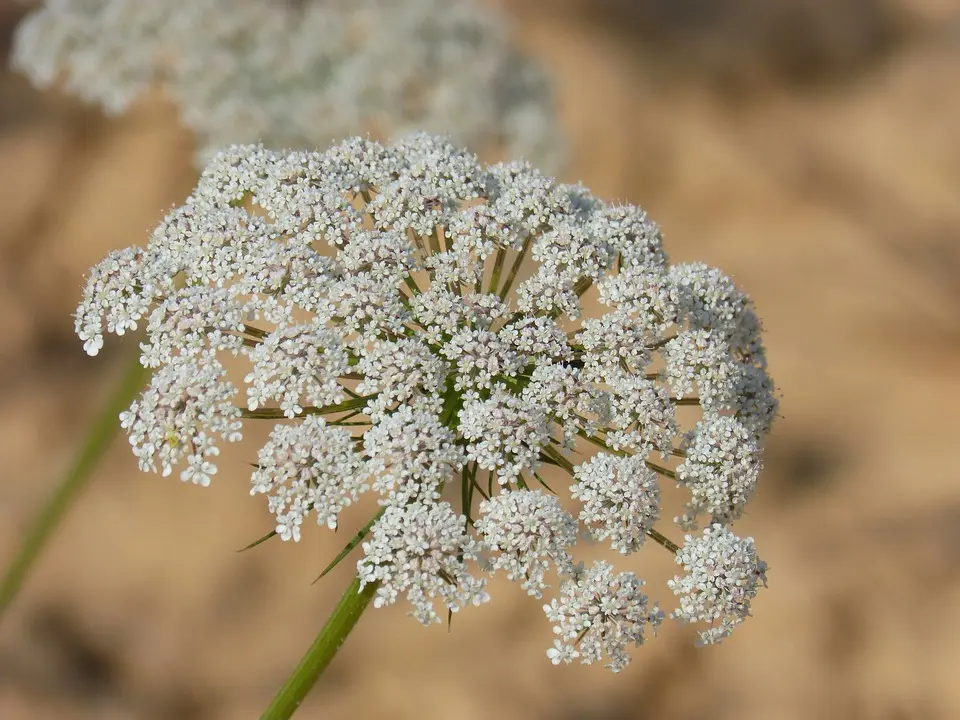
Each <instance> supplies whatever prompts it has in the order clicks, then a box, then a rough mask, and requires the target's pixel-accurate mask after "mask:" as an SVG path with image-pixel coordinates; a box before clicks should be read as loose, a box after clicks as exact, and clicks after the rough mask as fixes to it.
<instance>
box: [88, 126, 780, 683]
mask: <svg viewBox="0 0 960 720" xmlns="http://www.w3.org/2000/svg"><path fill="white" fill-rule="evenodd" d="M591 292H595V293H596V297H597V298H598V300H599V302H594V301H593V300H590V301H589V302H588V301H582V299H583V298H584V296H585V295H586V294H588V293H591ZM138 325H139V326H143V327H144V328H145V331H146V334H145V339H144V341H143V343H142V350H143V358H142V359H143V362H144V364H146V365H148V366H150V367H156V368H157V370H156V372H155V374H154V377H153V382H152V384H151V386H150V388H149V389H148V390H147V391H146V392H145V393H144V394H143V396H142V397H141V398H140V399H138V400H137V402H135V403H134V404H133V406H132V407H131V409H130V411H129V412H128V413H125V414H124V416H123V426H124V427H125V428H127V430H128V433H129V435H130V442H131V443H132V445H133V447H134V452H135V453H136V455H137V456H138V457H139V459H140V464H141V467H142V468H143V469H144V470H153V471H157V470H160V471H162V472H163V473H164V474H169V473H170V472H171V471H172V468H173V466H174V465H177V464H178V463H184V464H185V469H184V470H183V472H182V474H181V477H182V478H183V479H184V480H190V481H193V482H196V483H200V484H206V483H208V482H209V480H210V477H211V476H212V475H213V474H214V472H215V471H216V467H215V464H214V461H215V458H216V455H217V450H218V446H217V441H218V439H222V440H225V441H227V442H233V441H235V440H238V439H239V437H240V423H241V421H244V420H246V421H250V420H261V419H265V420H271V421H273V422H274V423H275V424H276V426H275V427H274V429H273V432H272V434H271V436H270V439H269V440H268V442H267V443H266V445H264V447H263V448H262V450H261V451H260V454H259V457H258V461H257V464H256V468H255V470H254V472H253V478H252V483H253V484H252V492H253V493H255V494H265V495H267V497H268V506H269V509H270V511H271V512H272V513H273V514H274V515H275V516H276V531H277V533H278V534H279V535H280V536H281V537H282V538H283V539H286V540H298V539H299V538H300V534H301V529H302V525H303V523H304V521H305V520H306V519H308V518H311V517H312V518H313V519H314V520H315V521H316V522H317V523H318V524H320V525H325V526H327V527H329V528H336V527H338V525H339V523H340V516H341V514H342V512H343V511H344V510H345V509H346V508H348V507H350V506H352V505H354V504H356V503H357V501H358V499H359V498H360V497H361V495H362V494H363V493H365V492H371V491H372V492H373V493H375V494H376V495H377V496H378V500H379V503H380V505H381V511H380V515H378V517H377V518H374V519H373V520H372V521H371V522H370V523H369V525H368V529H367V530H366V531H365V532H364V533H363V542H362V548H363V553H364V555H363V558H362V559H361V560H360V561H359V563H358V572H359V577H360V578H361V580H362V582H363V583H364V584H366V583H375V584H376V586H377V589H376V596H375V597H376V605H378V606H382V605H387V604H391V603H393V602H395V601H396V600H397V599H398V598H400V596H401V595H402V596H404V597H406V599H407V600H408V601H409V602H410V603H411V604H412V606H413V614H414V616H415V617H416V618H417V619H419V620H420V621H422V622H424V623H431V622H436V621H438V620H440V618H441V614H440V613H439V612H438V610H437V608H436V607H435V606H436V605H437V604H442V605H443V606H445V607H446V608H447V610H448V611H450V612H453V611H458V610H459V609H461V608H464V607H466V606H468V605H471V604H478V603H481V602H484V601H485V600H486V599H487V595H486V591H485V579H484V578H482V577H480V576H479V575H478V574H475V573H474V570H473V568H474V567H476V568H477V569H481V570H489V571H491V572H497V571H503V572H505V574H506V575H507V577H508V578H510V579H513V580H517V581H518V582H520V584H521V585H522V587H523V589H524V590H526V591H527V592H528V593H529V594H530V595H533V596H535V597H541V596H542V595H543V594H544V593H545V592H547V590H548V588H549V586H550V583H551V582H554V583H559V587H560V590H559V597H558V598H557V599H554V600H553V601H552V602H551V603H550V604H548V605H547V606H546V607H547V610H546V612H547V615H548V617H549V618H550V620H551V621H552V622H553V623H554V625H555V626H556V633H557V635H558V636H559V638H558V640H557V643H556V645H555V647H554V648H553V649H552V650H551V651H550V657H551V658H552V659H553V661H554V662H570V661H572V660H573V659H575V658H579V659H580V661H582V662H585V663H592V662H595V661H598V660H600V659H601V658H602V657H605V658H608V660H609V665H610V666H611V667H612V668H613V669H615V670H619V669H621V668H622V667H624V666H625V665H626V663H627V662H628V660H629V656H628V655H627V654H626V650H625V648H626V647H627V646H628V645H637V644H639V643H640V642H642V640H643V632H644V628H645V627H646V626H651V627H654V628H655V627H656V625H657V624H658V623H659V622H660V619H661V614H660V611H659V610H657V609H656V607H648V601H647V598H646V597H645V596H644V595H643V594H641V593H640V590H639V588H640V587H641V584H642V583H641V581H640V580H638V579H637V578H636V577H634V576H633V575H631V574H628V573H620V574H617V573H616V572H614V570H613V568H612V566H610V565H608V564H605V563H601V564H598V565H595V566H594V567H593V568H591V569H589V570H583V569H582V568H581V567H580V566H578V565H575V564H574V561H573V557H572V555H571V550H572V548H573V546H574V544H575V542H576V539H577V537H578V534H579V533H581V532H586V533H589V534H591V535H592V536H593V537H594V538H596V539H598V540H603V541H606V542H608V543H609V545H610V546H611V547H612V548H613V549H614V550H616V551H618V552H619V553H622V554H630V553H633V552H635V551H637V550H638V549H640V547H641V546H642V545H644V544H645V543H644V541H645V540H646V539H647V538H650V539H653V540H654V541H655V542H657V543H659V544H660V545H662V546H664V547H666V548H668V549H669V550H670V551H671V552H672V553H674V554H676V557H677V560H678V562H681V563H682V564H683V565H684V568H685V570H686V571H687V575H686V576H684V577H682V578H677V579H676V580H675V581H674V583H672V585H671V586H672V587H673V589H674V590H675V592H677V593H678V594H679V595H681V598H682V600H681V607H680V609H679V610H678V611H677V612H676V613H675V616H676V617H677V618H679V619H681V620H684V621H696V622H702V623H706V624H708V625H710V626H711V627H710V629H708V630H706V631H705V632H704V633H703V636H704V637H705V638H708V639H710V640H717V639H720V637H722V636H724V635H726V634H727V633H728V632H729V629H730V628H731V627H733V626H734V625H735V624H737V623H738V622H739V621H740V620H741V619H742V618H743V617H744V616H745V615H746V614H747V611H748V610H749V600H750V599H752V597H753V596H754V594H755V593H756V582H757V580H758V579H760V578H762V577H763V574H764V570H765V566H764V565H763V563H761V562H760V561H759V560H758V559H757V558H756V556H755V554H754V553H753V549H752V548H753V546H752V541H741V540H738V539H737V538H736V537H735V536H733V535H732V534H731V533H730V532H729V530H728V529H727V525H728V524H729V523H730V522H732V521H733V520H735V519H736V518H738V517H739V516H740V515H741V514H742V512H743V509H744V505H745V504H746V502H747V500H748V499H749V498H750V496H751V495H752V493H753V488H754V485H755V484H756V480H757V474H758V472H759V469H760V457H761V452H762V448H763V440H764V436H765V435H766V434H767V432H768V431H769V428H770V425H771V423H772V422H773V419H774V417H775V415H776V411H777V403H776V400H775V398H774V397H773V394H772V391H771V388H772V383H771V381H770V379H769V377H768V376H767V374H766V365H765V362H764V358H763V347H762V345H761V343H760V338H759V327H760V326H759V323H758V322H757V321H756V318H755V316H754V315H753V312H752V309H751V306H750V304H749V302H748V301H747V300H746V298H745V297H744V296H743V295H741V294H739V293H737V291H736V290H735V289H733V287H732V285H731V284H730V281H729V280H728V279H727V278H725V277H724V276H723V275H721V274H719V273H718V272H717V271H715V270H713V269H710V268H706V267H703V266H699V265H686V266H674V267H671V266H670V265H669V264H668V262H667V258H666V255H665V254H664V252H663V248H662V247H661V242H660V235H659V232H658V230H657V228H656V226H655V225H654V224H653V223H651V222H650V221H649V220H648V219H647V218H646V216H645V215H644V213H643V211H641V210H640V209H639V208H636V207H632V206H611V205H608V204H606V203H604V202H601V201H599V200H596V199H594V198H592V197H590V195H589V194H588V193H587V192H586V190H584V189H583V188H581V187H578V186H569V185H559V184H556V183H555V182H553V181H552V180H550V179H549V178H547V177H546V176H544V175H542V174H540V173H539V172H537V171H536V170H534V169H533V168H532V167H531V166H530V165H528V164H524V163H519V162H513V163H505V164H500V165H493V166H489V167H484V166H482V165H481V164H480V163H479V162H478V161H477V160H476V158H475V157H474V156H472V155H470V154H467V153H466V152H463V151H461V150H458V149H457V148H455V147H454V146H452V145H450V144H449V143H448V142H447V141H446V140H444V139H442V138H437V137H433V136H430V135H426V134H418V135H413V136H410V137H407V138H405V139H403V140H401V141H398V142H397V143H395V144H393V145H390V146H383V145H380V144H378V143H376V142H372V141H369V140H362V139H359V138H357V139H353V140H350V141H347V142H345V143H343V144H340V145H337V146H335V147H332V148H330V149H329V150H327V151H325V152H289V153H277V152H271V151H268V150H264V149H263V148H262V147H259V146H234V147H232V148H230V149H228V150H226V151H224V152H223V153H221V154H219V155H217V156H216V157H215V158H214V159H213V161H212V162H211V163H210V164H209V165H208V167H207V169H206V170H205V172H204V173H203V175H202V177H201V179H200V182H199V185H198V186H197V188H196V190H195V192H194V194H193V195H192V196H191V197H190V198H189V200H188V201H187V203H186V204H185V205H184V206H183V207H180V208H176V209H175V210H173V211H172V212H171V213H170V214H169V215H168V216H167V217H166V218H165V219H164V221H163V222H162V223H161V224H160V226H159V227H158V228H157V229H156V230H155V231H154V232H153V234H152V236H151V238H150V242H149V244H148V246H147V248H145V249H143V250H137V249H129V250H123V251H119V252H116V253H113V254H112V255H111V256H109V257H108V258H107V259H106V260H104V261H103V262H102V263H101V264H100V265H99V266H97V267H96V268H94V270H93V272H92V273H91V275H90V278H89V280H88V283H87V288H86V292H85V294H84V298H83V301H82V303H81V304H80V307H79V309H78V311H77V314H76V329H77V333H78V335H79V337H80V338H81V340H83V341H84V347H85V348H86V350H87V352H89V353H90V354H96V353H97V352H98V351H99V349H100V348H101V347H102V345H103V333H105V332H113V333H116V334H124V333H125V332H128V331H131V330H133V329H135V328H137V327H138ZM227 359H230V360H231V361H230V363H228V365H230V366H231V367H232V366H233V365H235V364H237V363H246V364H248V370H247V371H245V372H241V373H240V374H239V377H241V378H242V381H243V382H242V385H243V389H244V390H245V392H241V386H240V385H239V384H238V385H234V384H233V382H234V381H232V380H231V379H230V378H229V377H228V373H227V371H226V370H225V365H224V364H222V363H224V362H225V361H226V360H227ZM244 398H245V401H244V400H243V399H244ZM680 406H688V407H687V408H686V409H685V410H684V412H697V411H699V414H698V417H699V421H698V422H696V423H695V426H693V427H682V425H684V424H685V423H682V422H681V419H683V417H684V413H681V412H678V408H679V407H680ZM545 473H552V474H554V475H555V474H557V473H561V474H562V473H565V474H566V475H567V476H568V477H569V479H570V481H571V482H570V486H569V489H568V494H569V496H570V500H571V501H573V502H575V503H578V504H579V507H580V510H579V514H577V513H576V512H574V513H568V512H567V511H566V510H565V509H564V507H563V504H562V503H561V501H560V500H559V499H558V498H557V497H556V496H554V495H553V494H552V493H553V491H552V490H551V489H550V488H549V487H548V486H547V483H546V482H545V481H544V474H545ZM664 480H666V481H669V482H676V483H678V484H679V485H680V486H682V487H684V488H687V489H688V490H689V491H690V495H691V500H690V503H689V505H688V506H687V508H686V512H685V514H684V516H683V517H682V518H678V522H679V523H680V524H681V526H682V527H684V528H688V527H690V528H692V527H695V526H696V523H697V521H698V519H700V518H701V516H707V517H708V518H709V525H710V528H708V531H707V533H706V534H705V535H704V536H703V537H701V538H698V539H693V538H692V537H688V538H687V544H686V545H685V546H684V547H683V548H678V547H677V546H676V545H674V544H673V543H672V542H671V541H670V540H669V539H668V538H667V537H666V536H665V535H664V534H662V533H661V532H660V531H659V530H658V529H656V528H655V524H656V523H658V522H659V521H660V519H661V518H662V517H663V515H664V514H663V512H662V510H661V495H662V494H661V492H660V482H661V481H664ZM551 482H553V480H551ZM457 502H459V508H458V509H455V507H454V505H455V504H456V503H457ZM554 577H555V578H556V580H554V579H553V578H554Z"/></svg>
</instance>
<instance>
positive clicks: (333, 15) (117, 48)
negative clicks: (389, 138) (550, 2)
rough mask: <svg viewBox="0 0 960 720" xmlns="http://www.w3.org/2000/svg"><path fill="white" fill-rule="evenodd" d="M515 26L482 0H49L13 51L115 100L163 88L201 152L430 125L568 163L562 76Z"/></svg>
mask: <svg viewBox="0 0 960 720" xmlns="http://www.w3.org/2000/svg"><path fill="white" fill-rule="evenodd" d="M505 25H506V23H505V22H504V18H502V17H500V16H499V14H498V13H496V12H495V11H494V10H493V9H490V8H487V7H484V4H483V3H481V2H478V1H477V0H403V2H398V1H397V0H162V1H157V2H151V1H149V0H44V2H43V4H42V6H41V7H40V8H39V9H37V10H36V11H34V12H33V13H31V14H30V15H29V16H28V17H27V18H26V19H25V20H24V21H23V23H22V24H21V26H20V27H19V28H18V30H17V33H16V36H15V41H14V49H13V56H12V62H13V65H14V66H15V67H17V68H19V69H20V70H22V71H23V72H24V73H25V74H26V75H27V76H28V77H29V78H30V79H31V80H32V81H33V82H34V84H36V85H38V86H40V87H48V86H51V85H53V84H54V83H56V82H57V81H58V80H62V81H63V83H64V85H65V87H66V89H67V90H68V91H70V92H71V93H73V94H75V95H78V96H79V97H81V98H82V99H84V100H86V101H88V102H93V103H97V104H99V105H101V106H102V107H103V108H104V110H105V111H106V112H108V113H111V114H116V113H120V112H123V111H124V110H126V109H127V108H128V107H129V106H130V105H131V104H132V103H133V102H134V101H135V100H136V99H137V98H139V97H140V96H141V95H143V94H144V93H145V92H146V91H147V90H148V89H149V88H150V87H152V86H159V87H161V88H162V90H163V91H164V93H165V94H166V95H167V96H169V97H170V98H171V99H172V100H173V101H174V102H175V103H176V104H177V106H178V107H179V109H180V113H181V116H182V119H183V121H184V123H185V124H186V125H187V126H188V127H189V128H190V129H192V130H193V131H194V132H195V133H196V134H197V140H198V149H199V153H198V155H199V158H198V159H199V160H200V161H201V163H202V162H203V161H205V160H208V159H209V158H210V157H211V156H212V154H213V153H214V152H215V151H216V150H217V149H218V148H219V147H221V146H223V145H227V144H229V143H242V142H256V141H261V142H264V143H265V144H267V145H268V146H270V147H294V148H315V147H324V146H326V145H327V144H328V143H329V142H330V139H331V138H344V137H348V136H350V135H353V134H355V133H356V132H358V131H363V132H373V133H377V134H381V135H390V134H394V133H406V132H410V131H411V130H432V131H437V132H440V131H442V132H454V133H455V134H456V136H457V138H458V139H459V140H460V141H461V142H463V143H464V144H466V145H469V146H471V147H475V148H478V149H491V150H496V149H503V150H506V151H507V152H508V153H510V154H511V155H522V156H524V157H529V158H532V159H536V160H538V161H539V162H541V163H549V165H551V166H556V165H559V164H560V162H561V161H562V156H563V152H562V151H559V148H560V147H561V143H560V139H561V138H560V131H559V129H558V127H557V125H556V120H555V115H556V113H555V110H554V107H553V98H552V92H551V89H550V85H549V83H548V81H547V78H546V76H545V74H544V73H543V72H542V70H541V69H540V67H539V66H538V65H537V64H536V63H535V62H534V61H533V60H531V59H529V58H527V57H525V56H522V55H520V54H519V53H518V52H517V51H516V49H515V48H514V47H513V46H512V44H511V38H510V33H509V31H508V29H507V28H506V27H505Z"/></svg>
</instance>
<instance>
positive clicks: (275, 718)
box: [260, 577, 377, 720]
mask: <svg viewBox="0 0 960 720" xmlns="http://www.w3.org/2000/svg"><path fill="white" fill-rule="evenodd" d="M376 591H377V583H368V584H367V585H365V586H364V587H363V589H361V588H360V578H358V577H354V578H353V582H351V583H350V586H349V587H348V588H347V590H346V592H344V593H343V597H341V598H340V602H339V603H337V607H335V608H334V610H333V614H331V615H330V618H329V619H328V620H327V624H326V625H324V626H323V629H322V630H321V631H320V634H319V635H317V638H316V639H315V640H314V641H313V644H312V645H311V646H310V649H309V650H307V653H306V654H305V655H304V656H303V658H302V659H301V660H300V662H299V663H298V664H297V667H296V668H295V669H294V671H293V673H292V674H291V675H290V677H289V678H287V681H286V682H285V683H284V684H283V687H281V688H280V690H279V691H278V692H277V694H276V695H275V696H274V698H273V701H272V702H271V703H270V706H269V707H268V708H267V709H266V710H265V711H264V713H263V715H261V716H260V720H287V718H290V717H291V716H292V715H293V713H295V712H296V710H297V708H298V707H300V703H302V702H303V699H304V698H305V697H306V696H307V693H309V692H310V690H311V688H313V686H314V684H315V683H316V682H317V680H319V679H320V675H322V674H323V671H324V670H326V669H327V666H328V665H329V664H330V661H331V660H333V657H334V655H336V654H337V650H339V649H340V646H341V645H343V643H344V641H345V640H346V639H347V635H349V634H350V631H351V630H353V628H354V626H355V625H356V624H357V621H358V620H359V619H360V616H361V615H362V614H363V611H364V610H365V609H366V608H367V605H369V604H370V600H372V599H373V596H374V593H376Z"/></svg>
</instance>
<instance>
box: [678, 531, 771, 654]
mask: <svg viewBox="0 0 960 720" xmlns="http://www.w3.org/2000/svg"><path fill="white" fill-rule="evenodd" d="M684 540H685V543H684V546H683V548H681V550H680V551H679V552H678V553H677V564H678V565H683V569H684V571H685V572H686V574H685V575H683V576H677V577H675V578H674V579H673V580H671V581H669V582H668V583H667V584H668V585H669V587H670V589H671V590H673V592H674V594H676V595H678V596H679V597H680V608H679V609H678V610H676V611H675V612H674V613H673V617H676V618H679V619H680V620H683V621H685V622H705V623H711V624H714V623H716V624H714V625H713V627H711V628H709V629H708V630H703V631H701V632H700V643H701V644H709V643H717V642H720V641H721V640H723V638H725V637H727V636H728V635H729V634H730V633H731V632H732V631H733V629H734V628H735V627H736V626H737V625H739V624H740V623H742V622H743V620H744V618H746V617H749V615H750V601H751V600H753V598H755V597H756V596H757V590H758V588H759V587H760V585H761V584H762V585H764V586H766V584H767V564H766V563H765V562H763V561H762V560H760V559H758V558H757V552H756V550H755V549H754V547H753V538H749V537H748V538H738V537H737V536H736V535H734V534H733V533H732V532H730V530H729V529H728V528H726V527H724V526H723V525H720V524H719V523H718V524H715V525H713V526H711V527H708V528H706V529H705V530H704V531H703V535H701V536H700V537H693V536H690V535H687V536H686V537H685V538H684Z"/></svg>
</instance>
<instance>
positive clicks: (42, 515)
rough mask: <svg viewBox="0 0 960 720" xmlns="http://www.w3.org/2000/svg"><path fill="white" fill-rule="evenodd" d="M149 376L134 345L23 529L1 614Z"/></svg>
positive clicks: (3, 585)
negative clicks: (74, 452) (116, 379)
mask: <svg viewBox="0 0 960 720" xmlns="http://www.w3.org/2000/svg"><path fill="white" fill-rule="evenodd" d="M149 376H150V370H149V369H147V368H145V367H143V366H142V365H140V350H139V348H138V347H135V348H134V357H133V362H132V363H130V366H129V368H128V369H127V371H126V373H125V374H124V375H123V377H122V378H120V382H119V383H118V384H117V386H116V388H115V389H114V391H113V394H112V395H111V396H110V398H109V399H108V400H107V402H106V404H105V405H104V406H103V409H102V410H101V411H100V414H99V415H98V416H97V417H96V418H95V419H94V420H93V424H92V425H91V426H90V430H89V432H88V433H87V438H86V440H85V441H84V443H83V445H82V446H81V447H80V451H79V452H78V453H77V455H76V457H75V458H74V461H73V464H72V465H71V466H70V468H69V470H67V472H66V474H65V475H64V476H63V478H62V479H61V480H60V483H59V484H58V485H57V486H56V488H54V491H53V494H52V495H51V496H50V498H49V499H48V500H47V502H46V504H45V505H44V506H43V508H42V509H41V510H40V512H39V514H38V515H37V516H36V517H35V518H34V519H33V521H32V523H31V524H30V526H29V527H28V528H27V530H26V532H25V533H24V536H23V541H22V542H21V544H20V547H19V548H18V550H17V553H16V555H14V558H13V563H12V564H11V565H10V568H9V569H8V570H7V572H6V574H5V575H4V576H3V580H2V581H0V617H2V615H3V613H4V611H5V610H6V609H7V607H8V606H9V605H10V603H12V602H13V600H14V598H16V596H17V593H18V592H19V591H20V586H21V585H22V584H23V580H24V578H26V576H27V574H28V573H29V572H30V569H31V568H32V567H33V564H34V563H35V562H36V560H37V558H38V557H39V556H40V553H41V552H42V551H43V549H44V547H46V545H47V543H48V542H49V541H50V539H51V538H52V537H53V534H54V532H56V530H57V528H58V527H59V526H60V521H61V520H63V517H64V516H65V515H66V513H67V510H69V509H70V506H71V505H72V504H73V501H74V500H75V499H76V498H77V496H78V495H79V494H80V492H81V491H82V490H83V489H84V488H85V487H86V485H87V482H88V481H89V480H90V477H91V476H92V474H93V471H94V469H95V468H96V467H97V464H98V463H99V462H100V458H101V457H102V456H103V454H104V452H106V450H107V448H108V447H109V446H110V441H111V440H113V438H114V436H115V435H116V434H117V429H118V428H119V427H120V421H119V420H118V419H117V416H118V415H119V414H120V413H121V412H122V411H124V410H126V409H127V406H129V405H130V403H131V402H132V401H133V398H134V397H136V395H137V393H138V392H140V390H141V389H142V388H143V385H144V383H145V382H146V381H147V378H148V377H149Z"/></svg>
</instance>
